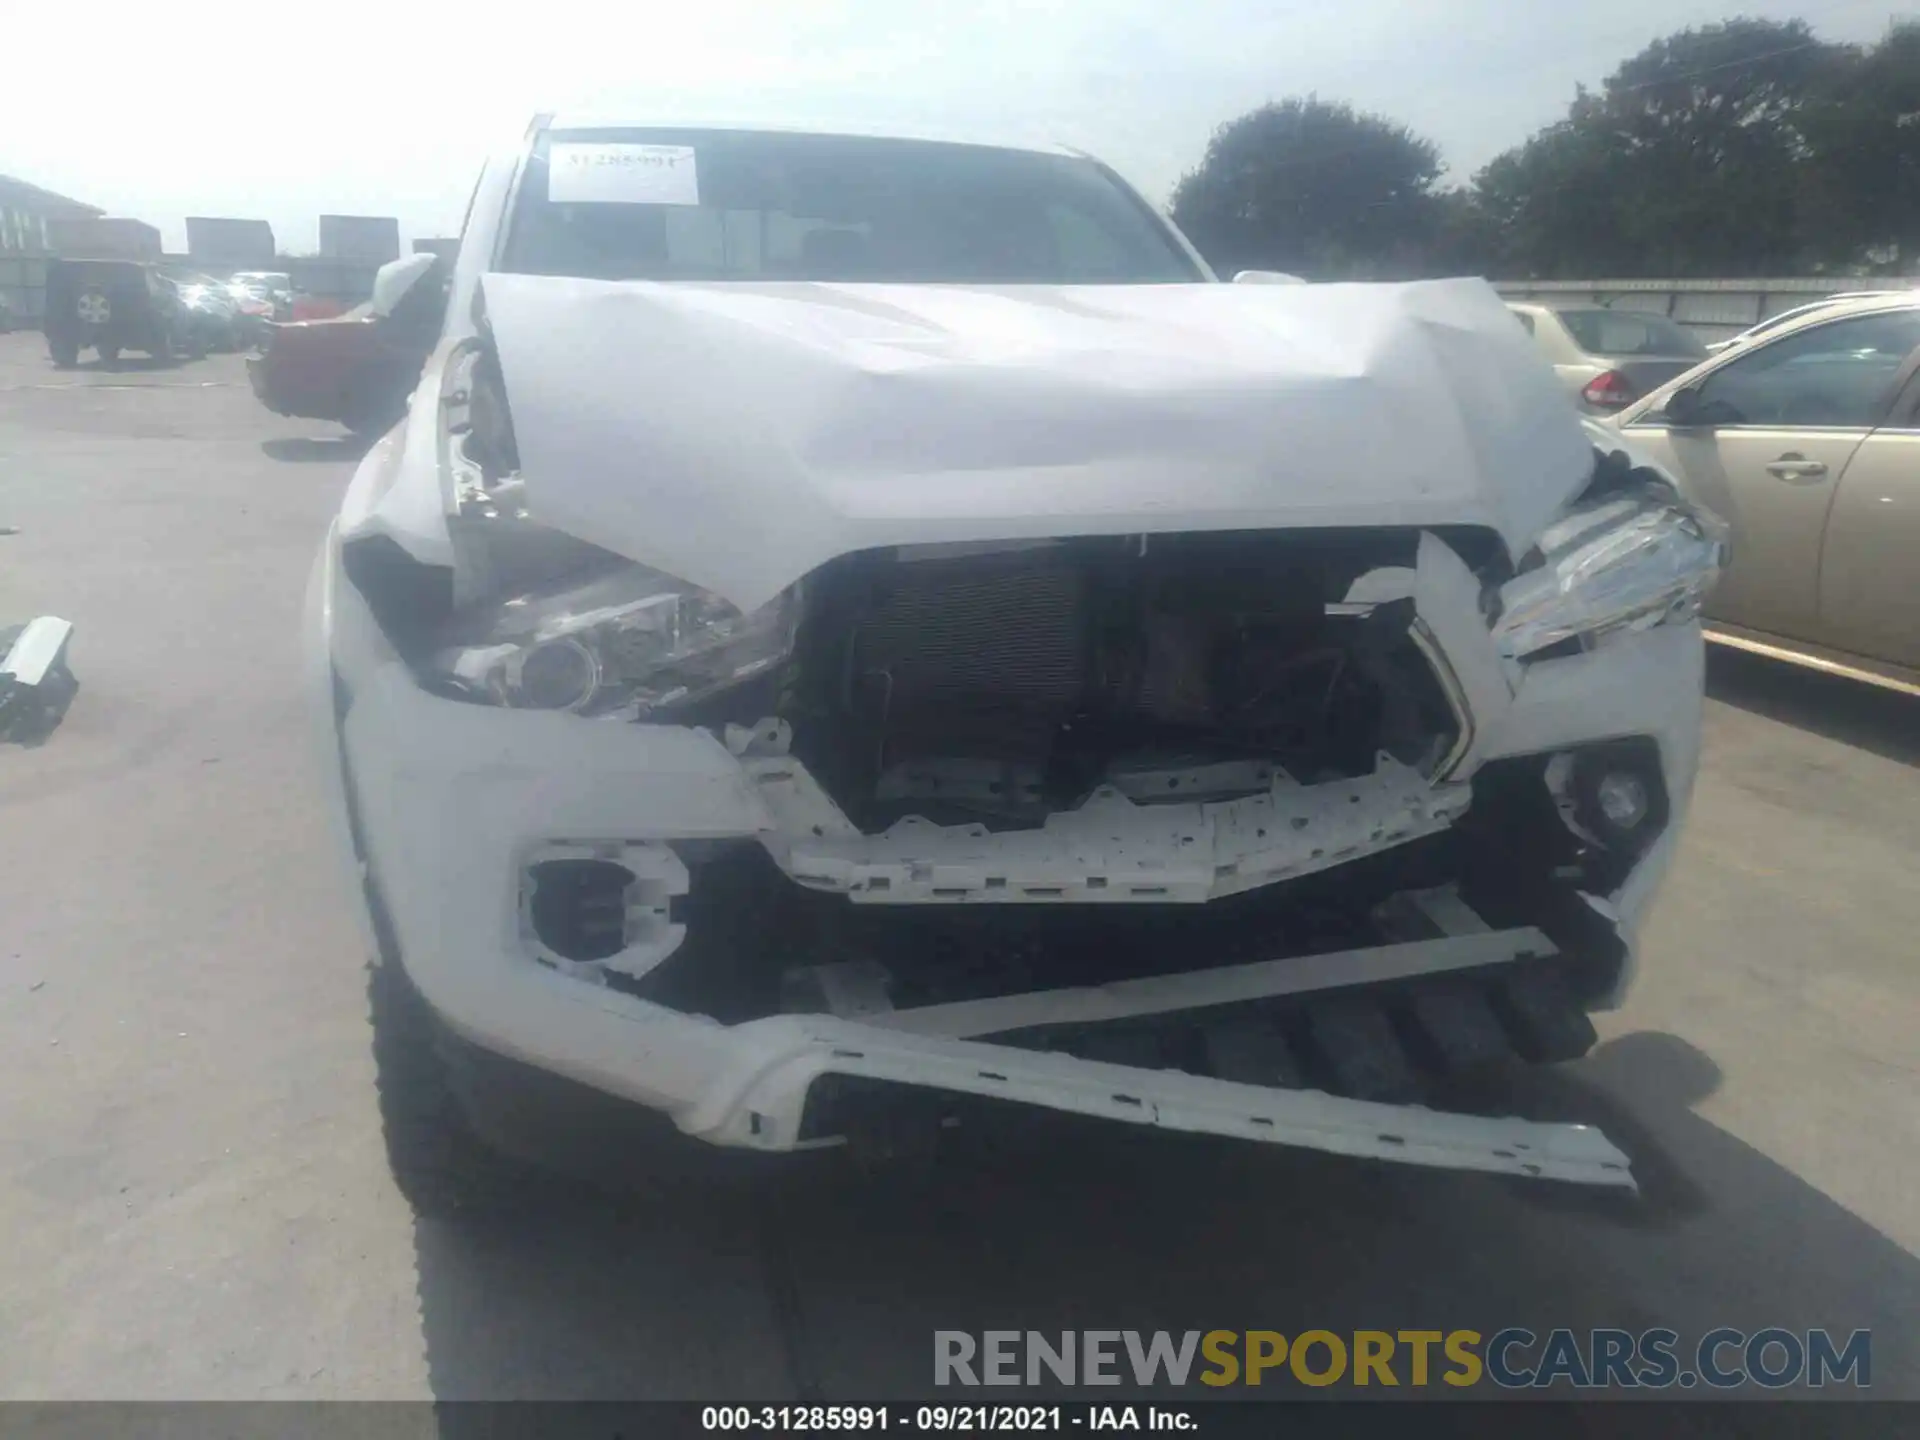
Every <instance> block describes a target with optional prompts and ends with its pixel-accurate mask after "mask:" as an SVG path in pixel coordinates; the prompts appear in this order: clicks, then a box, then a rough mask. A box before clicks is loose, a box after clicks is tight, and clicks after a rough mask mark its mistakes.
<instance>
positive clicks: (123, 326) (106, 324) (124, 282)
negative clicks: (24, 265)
mask: <svg viewBox="0 0 1920 1440" xmlns="http://www.w3.org/2000/svg"><path fill="white" fill-rule="evenodd" d="M46 332H47V351H48V353H49V354H50V355H52V356H53V363H54V364H56V365H60V366H67V365H72V364H75V363H77V362H78V360H79V358H80V352H81V351H82V350H85V349H87V348H88V347H89V346H91V347H92V348H93V349H94V350H95V351H97V352H98V353H99V356H100V359H101V360H102V361H103V362H104V363H106V364H108V365H111V364H113V363H114V362H115V361H117V360H118V359H119V358H120V352H121V351H122V350H144V351H145V352H146V353H147V354H149V355H151V356H153V357H154V359H156V360H162V361H165V360H171V359H173V358H174V356H175V355H176V354H179V353H183V352H189V353H190V352H192V351H193V350H195V349H196V348H198V341H197V339H196V332H195V330H194V327H193V324H192V317H191V316H190V315H189V314H188V312H187V309H186V307H185V306H184V305H183V304H182V303H181V300H180V292H179V290H178V288H177V287H176V286H175V285H174V283H173V282H172V281H171V280H169V279H168V278H167V277H166V276H165V275H163V274H161V273H160V271H159V269H158V267H156V266H154V265H149V264H145V263H143V262H141V261H138V260H65V259H59V260H52V261H49V262H48V265H47V314H46Z"/></svg>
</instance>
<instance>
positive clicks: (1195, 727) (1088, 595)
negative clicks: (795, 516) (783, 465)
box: [780, 530, 1457, 833]
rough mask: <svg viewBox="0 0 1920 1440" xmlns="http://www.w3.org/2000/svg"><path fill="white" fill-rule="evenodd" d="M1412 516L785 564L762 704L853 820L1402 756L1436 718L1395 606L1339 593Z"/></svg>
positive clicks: (1429, 681)
mask: <svg viewBox="0 0 1920 1440" xmlns="http://www.w3.org/2000/svg"><path fill="white" fill-rule="evenodd" d="M1417 541H1418V536H1417V534H1416V533H1415V532H1412V531H1406V532H1402V531H1397V530H1375V531H1314V532H1303V531H1287V532H1228V533H1221V534H1176V535H1154V536H1149V537H1144V538H1143V537H1140V536H1116V537H1109V538H1098V539H1096V538H1082V539H1069V540H1060V541H1047V542H1041V543H1038V544H1025V545H1021V546H1018V547H1009V548H1002V549H993V548H991V547H989V548H988V549H987V550H985V551H984V552H983V551H981V550H978V549H973V548H968V549H967V551H966V553H962V554H957V553H952V552H951V551H947V550H944V549H941V548H939V547H935V548H934V550H933V553H930V554H929V553H925V552H924V551H915V550H898V551H896V550H886V551H867V552H862V553H860V554H856V555H851V556H846V557H844V558H842V559H840V560H837V561H834V562H833V563H832V564H830V565H828V566H825V567H823V569H821V570H820V571H818V572H816V574H814V575H813V576H811V577H809V579H808V582H807V583H808V589H807V613H806V616H805V618H804V620H803V623H802V627H801V634H800V640H799V644H798V646H797V647H796V651H795V656H794V660H793V664H792V666H791V668H790V669H789V671H788V674H787V676H786V684H785V689H784V693H783V695H782V697H781V700H780V714H781V717H782V718H783V719H786V720H787V721H789V722H790V723H791V724H792V726H793V736H794V739H793V754H794V755H795V757H796V758H797V759H799V760H800V761H801V762H802V763H804V764H805V765H806V767H807V769H808V770H809V772H810V773H811V774H812V775H813V776H814V778H815V779H817V780H818V781H819V782H820V784H821V785H822V786H823V787H824V788H825V789H826V791H827V792H828V793H829V794H830V795H831V796H832V797H833V798H834V800H835V802H836V803H837V804H838V805H839V806H840V808H841V809H842V810H843V811H844V812H845V813H846V815H847V817H848V818H849V819H850V820H852V821H853V823H854V824H856V825H858V826H859V827H860V828H861V829H862V830H864V831H866V832H868V833H873V832H875V831H877V830H884V829H886V828H887V827H888V826H889V825H891V824H892V823H894V822H895V821H897V820H899V819H901V818H904V817H906V816H909V815H917V816H921V817H923V818H925V819H927V820H930V821H933V822H934V823H936V824H942V825H954V824H972V823H978V824H983V825H985V826H986V827H987V828H988V829H990V830H1015V829H1030V828H1034V827H1036V826H1039V825H1041V824H1043V823H1044V822H1045V819H1046V817H1047V816H1048V815H1050V814H1053V813H1056V812H1058V811H1060V810H1063V809H1070V808H1073V807H1075V806H1077V805H1079V804H1081V803H1083V802H1084V801H1085V800H1086V799H1087V797H1088V796H1089V795H1091V794H1093V793H1094V792H1095V791H1096V790H1098V789H1100V788H1102V787H1107V788H1112V789H1116V790H1118V791H1119V792H1121V793H1123V794H1125V795H1126V796H1127V797H1128V798H1130V799H1131V800H1133V801H1134V802H1135V803H1137V804H1154V803H1181V802H1187V801H1191V800H1195V799H1199V800H1218V799H1229V798H1233V797H1234V796H1236V795H1247V794H1255V793H1261V792H1264V791H1265V790H1266V789H1268V788H1269V786H1270V785H1271V783H1272V777H1273V773H1274V771H1275V770H1276V769H1280V770H1284V771H1285V773H1286V775H1287V776H1289V777H1291V778H1292V779H1293V780H1295V781H1297V782H1299V783H1302V784H1323V783H1328V782H1337V781H1339V780H1342V779H1355V778H1359V777H1362V776H1366V775H1369V774H1371V773H1373V771H1374V770H1375V768H1376V767H1377V765H1378V763H1379V757H1380V756H1381V755H1382V754H1383V753H1384V754H1386V755H1389V756H1391V757H1392V758H1393V759H1394V760H1396V761H1398V762H1399V763H1401V764H1404V765H1407V766H1410V767H1416V768H1424V767H1427V766H1430V765H1431V764H1433V763H1434V762H1435V761H1436V760H1437V759H1438V758H1439V757H1440V756H1442V755H1444V754H1445V753H1447V751H1448V750H1449V749H1450V748H1451V747H1452V745H1453V743H1454V741H1455V739H1456V738H1457V721H1456V719H1455V716H1454V714H1453V711H1452V709H1451V707H1450V706H1449V704H1448V702H1447V698H1446V694H1445V692H1444V691H1443V690H1442V689H1441V687H1440V684H1439V682H1438V680H1437V679H1436V677H1435V676H1434V673H1433V670H1432V667H1431V665H1430V664H1429V663H1428V662H1427V660H1426V659H1425V657H1424V655H1423V654H1422V653H1421V652H1420V649H1419V647H1418V645H1417V643H1416V642H1415V640H1414V638H1413V636H1412V634H1411V630H1412V627H1413V624H1414V614H1413V605H1412V602H1411V601H1407V600H1398V601H1388V602H1384V603H1379V604H1371V605H1367V604H1362V605H1348V604H1346V603H1345V596H1346V595H1347V594H1348V592H1349V590H1350V588H1351V586H1352V584H1353V582H1354V580H1356V579H1357V578H1358V577H1360V576H1361V575H1364V574H1366V573H1368V572H1369V571H1372V570H1375V569H1378V568H1382V567H1394V566H1407V565H1410V564H1411V563H1412V561H1413V557H1414V552H1415V549H1416V547H1417Z"/></svg>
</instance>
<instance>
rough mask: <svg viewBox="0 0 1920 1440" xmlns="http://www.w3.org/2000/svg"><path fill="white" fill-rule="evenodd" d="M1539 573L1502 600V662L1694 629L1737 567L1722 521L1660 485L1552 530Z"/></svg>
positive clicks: (1594, 503) (1578, 508) (1589, 509)
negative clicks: (1673, 624)
mask: <svg viewBox="0 0 1920 1440" xmlns="http://www.w3.org/2000/svg"><path fill="white" fill-rule="evenodd" d="M1535 549H1536V551H1537V552H1538V554H1539V562H1540V563H1539V564H1537V565H1535V566H1533V567H1531V568H1530V569H1527V570H1523V571H1521V573H1520V574H1518V575H1516V576H1515V577H1514V578H1513V579H1512V580H1509V581H1508V582H1507V583H1506V584H1505V585H1504V586H1502V587H1501V590H1500V616H1499V618H1498V619H1497V620H1496V621H1495V622H1494V626H1493V633H1494V639H1495V642H1496V643H1497V644H1498V645H1499V647H1500V653H1501V654H1502V655H1504V656H1506V657H1507V658H1509V659H1513V660H1525V659H1529V658H1534V657H1538V656H1541V655H1543V654H1544V653H1545V652H1548V651H1554V650H1557V649H1561V648H1565V647H1573V646H1577V647H1579V648H1583V649H1584V648H1588V647H1590V646H1592V645H1593V644H1594V643H1596V642H1598V641H1600V640H1602V639H1604V638H1605V637H1607V636H1609V635H1616V634H1620V633H1623V632H1629V631H1635V630H1647V629H1651V628H1652V627H1653V626H1655V625H1662V624H1666V623H1667V622H1669V621H1675V620H1690V619H1692V618H1693V617H1694V616H1695V615H1697V614H1699V613H1700V604H1701V602H1702V601H1703V600H1705V599H1706V596H1707V592H1708V591H1710V590H1711V589H1712V588H1713V584H1714V582H1715V581H1716V580H1718V579H1719V578H1720V571H1721V570H1722V569H1723V568H1724V567H1725V566H1726V563H1727V527H1726V524H1725V523H1724V522H1723V521H1722V520H1720V518H1719V517H1718V516H1716V515H1714V514H1712V513H1711V512H1709V511H1706V510H1703V509H1701V508H1699V507H1698V506H1695V505H1691V504H1689V503H1688V502H1687V501H1686V500H1684V499H1682V498H1681V496H1680V494H1679V492H1678V491H1676V490H1673V489H1671V488H1669V487H1668V486H1666V485H1664V484H1660V483H1653V482H1648V483H1643V484H1638V485H1635V486H1633V487H1632V488H1630V489H1620V490H1615V491H1613V492H1612V493H1610V494H1608V495H1606V497H1605V498H1602V499H1593V500H1587V501H1582V502H1580V503H1578V504H1576V505H1575V506H1574V507H1573V508H1572V509H1571V510H1570V511H1568V513H1567V514H1566V515H1564V516H1562V517H1561V518H1560V519H1559V520H1556V521H1555V522H1554V523H1553V524H1552V525H1550V526H1548V527H1547V529H1546V531H1545V533H1544V534H1542V535H1541V536H1540V539H1539V542H1538V544H1537V545H1536V546H1535Z"/></svg>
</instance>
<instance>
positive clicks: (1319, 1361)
mask: <svg viewBox="0 0 1920 1440" xmlns="http://www.w3.org/2000/svg"><path fill="white" fill-rule="evenodd" d="M933 1379H934V1383H935V1384H936V1385H975V1386H977V1385H1029V1386H1031V1385H1041V1384H1046V1383H1049V1382H1051V1383H1053V1384H1058V1385H1124V1384H1127V1383H1129V1382H1131V1383H1132V1384H1134V1385H1137V1386H1140V1387H1142V1388H1145V1387H1148V1386H1152V1385H1190V1384H1200V1385H1211V1386H1215V1387H1222V1386H1251V1385H1261V1384H1283V1385H1285V1384H1294V1385H1308V1386H1315V1387H1322V1386H1329V1385H1375V1386H1386V1385H1391V1386H1409V1387H1414V1388H1418V1387H1421V1386H1430V1385H1450V1386H1455V1387H1467V1386H1474V1385H1483V1384H1492V1385H1496V1386H1500V1387H1502V1388H1505V1389H1520V1388H1531V1389H1550V1388H1552V1387H1555V1386H1567V1387H1570V1388H1573V1389H1577V1390H1594V1389H1618V1390H1639V1389H1656V1390H1657V1389H1667V1388H1670V1387H1678V1388H1680V1389H1692V1388H1693V1387H1695V1386H1700V1385H1705V1386H1708V1387H1710V1388H1713V1389H1720V1390H1729V1389H1734V1388H1737V1387H1740V1386H1743V1385H1755V1386H1759V1387H1762V1388H1764V1389H1769V1390H1772V1389H1781V1388H1784V1387H1786V1386H1792V1385H1806V1386H1809V1387H1813V1388H1819V1387H1823V1386H1826V1385H1852V1386H1854V1387H1856V1388H1860V1389H1865V1388H1866V1387H1867V1386H1869V1385H1871V1384H1872V1383H1873V1336H1872V1332H1870V1331H1867V1330H1853V1331H1850V1332H1847V1333H1846V1334H1845V1335H1844V1336H1841V1335H1839V1334H1838V1332H1832V1331H1827V1330H1786V1329H1781V1328H1777V1327H1773V1328H1767V1329H1761V1330H1755V1331H1751V1332H1748V1331H1744V1330H1736V1329H1731V1328H1721V1329H1716V1330H1709V1331H1707V1332H1706V1333H1705V1334H1704V1335H1702V1336H1700V1337H1699V1339H1698V1340H1696V1341H1693V1342H1691V1343H1683V1342H1682V1340H1681V1337H1680V1335H1679V1332H1678V1331H1674V1330H1664V1329H1656V1330H1643V1331H1641V1332H1639V1333H1638V1334H1636V1333H1634V1332H1633V1331H1630V1330H1607V1329H1600V1330H1565V1329H1562V1330H1549V1331H1547V1332H1545V1333H1544V1334H1536V1333H1535V1332H1534V1331H1532V1330H1526V1329H1521V1328H1518V1327H1515V1328H1511V1329H1505V1330H1496V1331H1494V1332H1492V1333H1491V1334H1488V1335H1482V1334H1481V1332H1480V1331H1478V1330H1355V1331H1351V1332H1335V1331H1332V1330H1303V1331H1299V1332H1297V1333H1295V1334H1291V1335H1289V1334H1285V1333H1282V1332H1281V1331H1278V1330H1245V1331H1242V1330H1208V1331H1204V1332H1203V1331H1199V1330H1187V1331H1183V1332H1179V1333H1174V1332H1170V1331H1166V1330H1155V1331H1151V1332H1145V1331H1139V1330H1079V1331H1054V1332H1042V1331H1037V1330H1024V1331H1022V1330H984V1331H980V1332H978V1333H977V1334H976V1333H974V1332H972V1331H966V1330H936V1331H934V1334H933Z"/></svg>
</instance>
